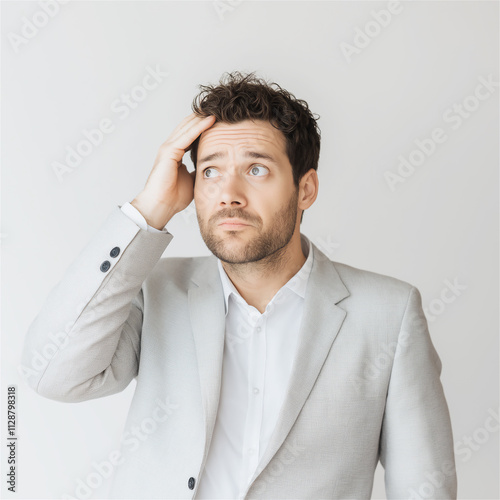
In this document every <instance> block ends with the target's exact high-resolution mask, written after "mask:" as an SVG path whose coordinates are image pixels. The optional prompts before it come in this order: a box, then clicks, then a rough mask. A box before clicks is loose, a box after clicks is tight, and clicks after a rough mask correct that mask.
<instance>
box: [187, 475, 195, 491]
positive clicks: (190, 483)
mask: <svg viewBox="0 0 500 500" xmlns="http://www.w3.org/2000/svg"><path fill="white" fill-rule="evenodd" d="M194 483H195V480H194V477H190V478H189V481H188V486H189V489H190V490H194Z"/></svg>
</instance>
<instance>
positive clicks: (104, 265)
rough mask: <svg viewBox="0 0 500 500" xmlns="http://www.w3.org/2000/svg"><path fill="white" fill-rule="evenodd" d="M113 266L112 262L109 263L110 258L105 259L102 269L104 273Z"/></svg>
mask: <svg viewBox="0 0 500 500" xmlns="http://www.w3.org/2000/svg"><path fill="white" fill-rule="evenodd" d="M110 267H111V264H110V263H109V260H105V261H104V262H103V263H102V264H101V271H102V272H103V273H105V272H106V271H107V270H108V269H109V268H110Z"/></svg>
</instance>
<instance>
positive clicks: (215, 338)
mask: <svg viewBox="0 0 500 500" xmlns="http://www.w3.org/2000/svg"><path fill="white" fill-rule="evenodd" d="M206 259H207V260H205V261H203V262H201V263H200V264H199V266H198V267H197V268H196V269H195V271H194V272H193V276H192V277H191V280H192V281H193V283H194V284H195V286H193V287H192V288H189V290H188V304H189V317H190V320H191V326H192V330H193V336H194V342H195V348H196V356H197V360H198V372H199V375H200V387H201V398H202V403H203V417H204V422H205V436H206V439H205V450H204V453H203V461H202V464H203V465H204V463H205V460H206V457H207V455H208V450H209V447H210V442H211V440H212V435H213V430H214V425H215V419H216V416H217V409H218V407H219V397H220V388H221V376H222V360H223V354H224V336H225V330H226V316H225V310H224V291H223V289H222V283H221V281H220V275H219V270H218V268H217V258H216V257H215V256H210V257H207V258H206Z"/></svg>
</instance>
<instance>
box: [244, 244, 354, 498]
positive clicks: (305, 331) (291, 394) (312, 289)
mask: <svg viewBox="0 0 500 500" xmlns="http://www.w3.org/2000/svg"><path fill="white" fill-rule="evenodd" d="M312 248H313V252H314V253H313V256H314V260H313V266H312V269H311V274H310V276H309V281H308V283H307V288H306V296H305V299H304V313H303V317H302V322H301V325H300V331H299V341H298V349H297V353H296V355H295V359H294V362H293V368H292V373H291V375H290V380H289V383H288V387H287V390H286V394H285V400H284V403H283V406H282V408H281V410H280V413H279V415H278V421H277V424H276V427H275V429H274V431H273V434H272V435H271V438H270V440H269V445H268V447H267V449H266V451H265V452H264V455H263V456H262V459H261V461H260V462H259V465H258V467H257V469H256V471H255V473H254V475H253V477H252V479H251V480H250V483H249V486H248V489H250V486H251V484H252V483H253V481H254V480H255V479H256V478H257V476H258V475H259V474H260V473H261V472H262V471H263V470H264V469H265V467H266V466H267V464H268V463H269V462H270V460H271V459H272V457H273V456H274V455H275V453H276V452H277V451H278V449H279V448H280V447H281V445H282V444H283V441H284V440H285V438H286V436H287V435H288V433H289V432H290V429H291V428H292V426H293V424H294V422H295V420H296V419H297V416H298V415H299V413H300V410H301V409H302V407H303V406H304V403H305V401H306V399H307V397H308V396H309V393H310V392H311V389H312V388H313V386H314V383H315V382H316V379H317V378H318V375H319V372H320V369H321V367H322V366H323V363H324V362H325V359H326V357H327V356H328V352H329V351H330V348H331V346H332V344H333V341H334V340H335V338H336V337H337V334H338V332H339V330H340V327H341V326H342V323H343V321H344V318H345V316H346V314H347V313H346V311H345V310H344V309H342V308H341V307H339V306H337V305H336V304H337V303H338V302H340V301H341V300H342V299H344V298H345V297H347V296H349V295H350V294H349V291H348V290H347V288H346V287H345V285H344V283H343V282H342V280H341V279H340V276H339V274H338V272H337V270H336V269H335V266H334V264H333V263H332V261H331V260H330V259H329V258H328V257H327V256H326V255H325V254H324V253H323V252H321V251H320V250H319V249H318V248H317V247H316V246H315V245H314V244H312ZM248 489H247V491H246V492H245V495H244V497H245V496H246V493H247V492H248Z"/></svg>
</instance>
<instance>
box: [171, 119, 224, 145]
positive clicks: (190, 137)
mask: <svg viewBox="0 0 500 500" xmlns="http://www.w3.org/2000/svg"><path fill="white" fill-rule="evenodd" d="M214 123H215V116H213V115H210V116H207V117H206V118H203V119H202V120H201V121H199V122H197V123H194V124H192V125H191V127H190V128H188V129H187V130H186V131H185V132H184V134H183V135H181V136H179V137H177V138H176V139H175V141H173V142H175V146H176V147H179V148H182V149H184V150H186V148H188V147H189V146H191V145H192V143H193V142H194V141H195V139H196V138H197V137H198V136H199V135H200V134H201V133H202V132H204V131H205V130H207V129H208V128H210V127H211V126H212V125H213V124H214Z"/></svg>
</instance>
